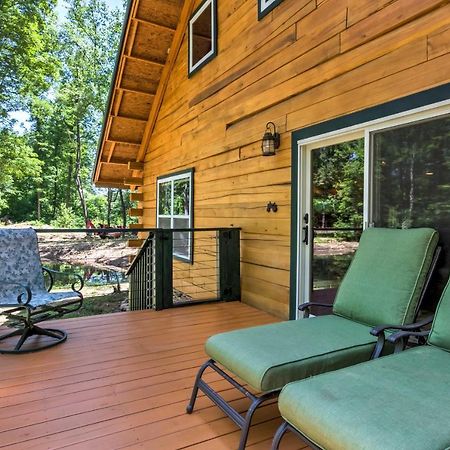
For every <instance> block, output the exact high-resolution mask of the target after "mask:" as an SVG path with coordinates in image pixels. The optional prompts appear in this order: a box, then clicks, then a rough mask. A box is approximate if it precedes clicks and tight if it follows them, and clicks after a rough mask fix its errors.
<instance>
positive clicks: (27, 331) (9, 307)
mask: <svg viewBox="0 0 450 450" xmlns="http://www.w3.org/2000/svg"><path fill="white" fill-rule="evenodd" d="M44 273H45V274H46V275H47V278H48V279H49V283H48V287H47V288H46V285H45V279H44ZM59 273H60V272H57V271H54V270H50V269H47V268H44V267H42V264H41V259H40V256H39V248H38V242H37V236H36V232H35V231H34V230H33V229H31V228H27V229H6V228H4V229H0V327H1V330H0V333H1V332H2V331H3V334H0V353H25V352H31V351H36V350H43V349H44V348H48V347H52V346H54V345H57V344H60V343H62V342H64V341H65V340H66V339H67V334H66V333H65V332H64V331H63V330H57V329H53V328H42V327H38V326H37V325H36V324H37V323H39V322H42V321H44V320H48V319H52V318H56V317H61V316H63V315H64V314H67V313H69V312H73V311H76V310H78V309H79V308H80V307H81V305H82V302H83V296H82V294H81V292H80V290H81V289H82V288H83V279H82V278H81V277H80V276H79V275H73V277H74V282H73V284H72V290H71V291H69V292H55V293H51V292H50V291H51V289H52V287H53V284H54V276H55V275H58V274H59ZM64 275H65V276H67V274H64ZM77 284H79V286H76V285H77ZM4 325H8V326H12V327H15V329H14V330H13V331H10V330H8V329H7V328H6V327H5V326H4ZM31 336H42V338H41V339H36V338H35V341H36V342H34V345H32V346H24V344H25V342H26V341H27V339H29V338H30V337H31ZM17 337H19V338H18V339H17ZM4 343H8V344H9V343H12V344H10V345H3V344H4Z"/></svg>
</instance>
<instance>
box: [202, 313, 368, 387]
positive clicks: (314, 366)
mask: <svg viewBox="0 0 450 450" xmlns="http://www.w3.org/2000/svg"><path fill="white" fill-rule="evenodd" d="M375 342H376V338H374V337H373V336H371V335H370V327H368V326H366V325H361V324H358V323H356V322H352V321H350V320H347V319H344V318H343V317H338V316H334V315H330V316H322V317H315V318H310V319H303V320H296V321H289V322H281V323H276V324H271V325H263V326H259V327H252V328H245V329H242V330H236V331H231V332H227V333H221V334H216V335H214V336H212V337H210V338H209V339H208V341H207V342H206V352H207V353H208V355H209V356H210V357H211V358H212V359H214V360H215V361H217V362H219V363H220V364H221V365H223V366H224V367H225V368H227V369H228V370H230V371H231V372H232V373H234V374H236V375H237V376H238V377H239V378H241V379H242V380H244V381H245V382H246V383H248V384H250V385H251V386H252V387H253V388H254V389H256V390H258V391H262V392H268V391H272V390H277V389H281V388H282V387H283V386H284V385H285V384H286V383H289V382H291V381H294V380H298V379H301V378H305V377H309V376H312V375H316V374H318V373H322V372H327V371H329V370H335V369H339V368H341V367H346V366H349V365H351V364H356V363H358V362H361V361H366V360H368V359H369V358H370V355H371V353H372V351H373V349H374V344H375Z"/></svg>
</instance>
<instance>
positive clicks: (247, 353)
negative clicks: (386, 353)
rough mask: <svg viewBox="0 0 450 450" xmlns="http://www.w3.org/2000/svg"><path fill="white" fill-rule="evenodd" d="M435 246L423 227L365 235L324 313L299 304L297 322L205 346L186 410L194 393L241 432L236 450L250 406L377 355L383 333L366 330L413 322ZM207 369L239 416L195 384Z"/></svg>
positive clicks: (432, 233) (234, 335)
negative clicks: (227, 388)
mask: <svg viewBox="0 0 450 450" xmlns="http://www.w3.org/2000/svg"><path fill="white" fill-rule="evenodd" d="M437 241H438V234H437V232H436V231H434V230H432V229H428V228H420V229H419V228H417V229H409V230H396V229H383V228H370V229H368V230H365V231H364V232H363V234H362V236H361V240H360V243H359V247H358V250H357V251H356V253H355V256H354V258H353V261H352V263H351V265H350V267H349V269H348V271H347V273H346V275H345V277H344V279H343V280H342V282H341V285H340V287H339V290H338V293H337V296H336V300H335V303H334V306H332V314H330V315H327V316H320V317H314V318H308V316H309V308H310V307H311V306H315V305H318V304H317V303H306V304H303V305H301V307H300V309H301V310H302V311H305V318H304V319H300V320H293V321H287V322H281V323H276V324H271V325H264V326H259V327H252V328H246V329H242V330H236V331H231V332H227V333H221V334H217V335H215V336H212V337H210V338H209V339H208V340H207V342H206V345H205V350H206V353H207V354H208V355H209V357H210V359H209V360H208V361H206V362H205V364H203V366H202V367H201V368H200V369H199V372H198V374H197V378H196V380H195V384H194V388H193V392H192V397H191V400H190V403H189V404H188V406H187V412H188V413H192V411H193V408H194V404H195V400H196V397H197V393H198V389H200V390H201V391H203V392H204V393H205V394H206V395H207V396H208V397H209V398H210V399H211V400H212V401H213V402H214V403H215V404H216V405H217V406H219V407H220V408H221V409H222V410H223V411H224V412H225V413H226V414H227V415H228V416H229V417H230V418H231V419H232V420H233V421H234V422H235V423H236V425H238V426H239V427H240V428H241V430H242V432H241V438H240V443H239V449H240V450H242V449H244V448H245V444H246V441H247V436H248V432H249V427H250V424H251V420H252V417H253V414H254V412H255V410H256V408H257V407H259V406H260V405H261V404H262V403H263V402H265V401H267V400H269V399H272V398H274V397H276V396H277V395H278V394H279V392H280V390H281V389H282V388H283V387H284V386H285V385H286V384H287V383H289V382H292V381H295V380H300V379H303V378H308V377H311V376H313V375H317V374H320V373H323V372H329V371H332V370H336V369H340V368H342V367H346V366H350V365H354V364H357V363H360V362H363V361H367V360H369V359H371V358H375V357H378V356H379V355H380V353H381V351H382V348H383V344H384V330H385V327H383V326H379V327H378V328H377V329H376V330H374V331H373V334H371V330H373V327H375V326H376V325H381V324H394V325H405V324H411V323H412V322H414V320H415V318H416V315H417V311H418V307H419V304H420V302H421V300H422V297H423V291H424V287H425V286H426V284H427V283H428V280H429V276H430V275H429V272H431V271H430V268H431V267H432V266H433V264H434V262H435V259H436V257H435V258H433V255H434V253H435V249H436V244H437ZM427 274H428V277H427ZM321 306H329V305H321ZM219 364H220V366H221V367H223V368H224V369H225V370H223V369H222V368H221V367H219ZM207 368H210V369H212V370H214V371H215V372H217V373H218V374H219V375H221V376H222V377H223V378H224V379H226V380H227V381H228V382H229V383H231V384H232V385H233V386H234V387H235V388H236V389H238V390H239V391H240V392H241V393H243V394H244V395H245V396H246V397H247V398H248V399H249V400H250V401H251V404H250V407H249V409H248V411H247V413H246V415H245V416H242V415H241V414H240V413H239V412H238V411H236V410H235V409H233V408H232V407H231V405H229V404H228V403H227V402H226V401H225V400H224V399H223V398H222V397H221V396H220V394H219V393H218V392H216V391H214V389H213V388H212V387H211V386H210V385H209V384H207V383H206V382H205V381H204V380H203V379H202V375H203V373H204V371H205V370H206V369H207ZM227 372H228V373H227ZM230 374H233V375H235V376H237V377H238V378H239V379H240V380H241V381H242V382H243V383H244V384H245V385H248V386H249V388H250V389H253V390H254V391H256V392H258V393H260V394H258V395H257V394H254V393H253V392H251V391H250V389H247V387H246V386H245V385H244V384H241V383H240V382H238V381H237V380H235V379H234V378H233V377H232V375H230Z"/></svg>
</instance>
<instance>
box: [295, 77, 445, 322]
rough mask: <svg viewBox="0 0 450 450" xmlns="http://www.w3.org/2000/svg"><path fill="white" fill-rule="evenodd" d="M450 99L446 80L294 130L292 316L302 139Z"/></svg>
mask: <svg viewBox="0 0 450 450" xmlns="http://www.w3.org/2000/svg"><path fill="white" fill-rule="evenodd" d="M449 99H450V83H446V84H443V85H440V86H437V87H434V88H431V89H428V90H425V91H422V92H418V93H416V94H412V95H408V96H406V97H402V98H399V99H395V100H392V101H389V102H386V103H382V104H380V105H377V106H373V107H370V108H367V109H364V110H362V111H357V112H354V113H350V114H347V115H345V116H341V117H336V118H335V119H331V120H327V121H325V122H321V123H318V124H315V125H311V126H309V127H305V128H302V129H300V130H297V131H294V132H293V133H292V144H291V145H292V153H291V260H290V299H289V319H291V320H293V319H296V317H297V314H296V308H297V304H296V301H297V291H298V285H297V281H298V280H297V246H298V239H297V236H298V231H299V230H298V204H299V198H298V188H299V175H298V174H299V169H300V154H299V151H298V141H300V140H304V139H308V138H311V137H314V136H320V135H323V134H326V133H331V132H334V131H339V130H344V129H346V128H350V127H353V126H356V125H361V126H362V125H363V124H365V123H369V122H372V121H374V120H377V119H382V118H386V119H387V118H388V117H389V116H393V115H396V114H399V113H402V112H407V111H412V110H414V109H417V108H421V107H424V106H427V105H432V104H434V103H439V102H442V101H445V100H449Z"/></svg>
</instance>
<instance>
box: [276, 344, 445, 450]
mask: <svg viewBox="0 0 450 450" xmlns="http://www.w3.org/2000/svg"><path fill="white" fill-rule="evenodd" d="M449 392H450V353H448V352H445V351H443V350H441V349H438V348H434V347H432V346H423V347H416V348H414V349H411V350H406V351H405V352H403V353H399V354H396V355H390V356H386V357H383V358H379V359H376V360H374V361H370V362H366V363H363V364H358V365H356V366H352V367H347V368H345V369H342V370H338V371H336V372H332V373H327V374H324V375H319V376H317V377H314V378H311V379H308V380H302V381H298V382H295V383H290V384H288V385H287V386H285V387H284V389H283V390H282V392H281V394H280V397H279V400H278V405H279V408H280V412H281V415H282V416H283V417H284V419H285V420H286V421H287V422H289V423H290V424H291V425H293V426H294V427H295V428H297V429H298V430H299V431H300V432H302V433H303V434H304V435H305V436H306V437H307V438H309V439H310V440H311V441H313V442H314V443H316V444H317V445H318V446H319V447H320V448H326V449H327V450H339V449H342V450H344V449H345V450H347V449H352V450H358V449H364V450H380V449H383V450H390V449H392V450H394V449H395V450H403V449H404V450H415V449H417V450H419V449H420V450H424V449H427V450H434V449H436V450H437V449H439V450H442V449H445V448H449V446H450V426H449V424H450V401H449Z"/></svg>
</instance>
